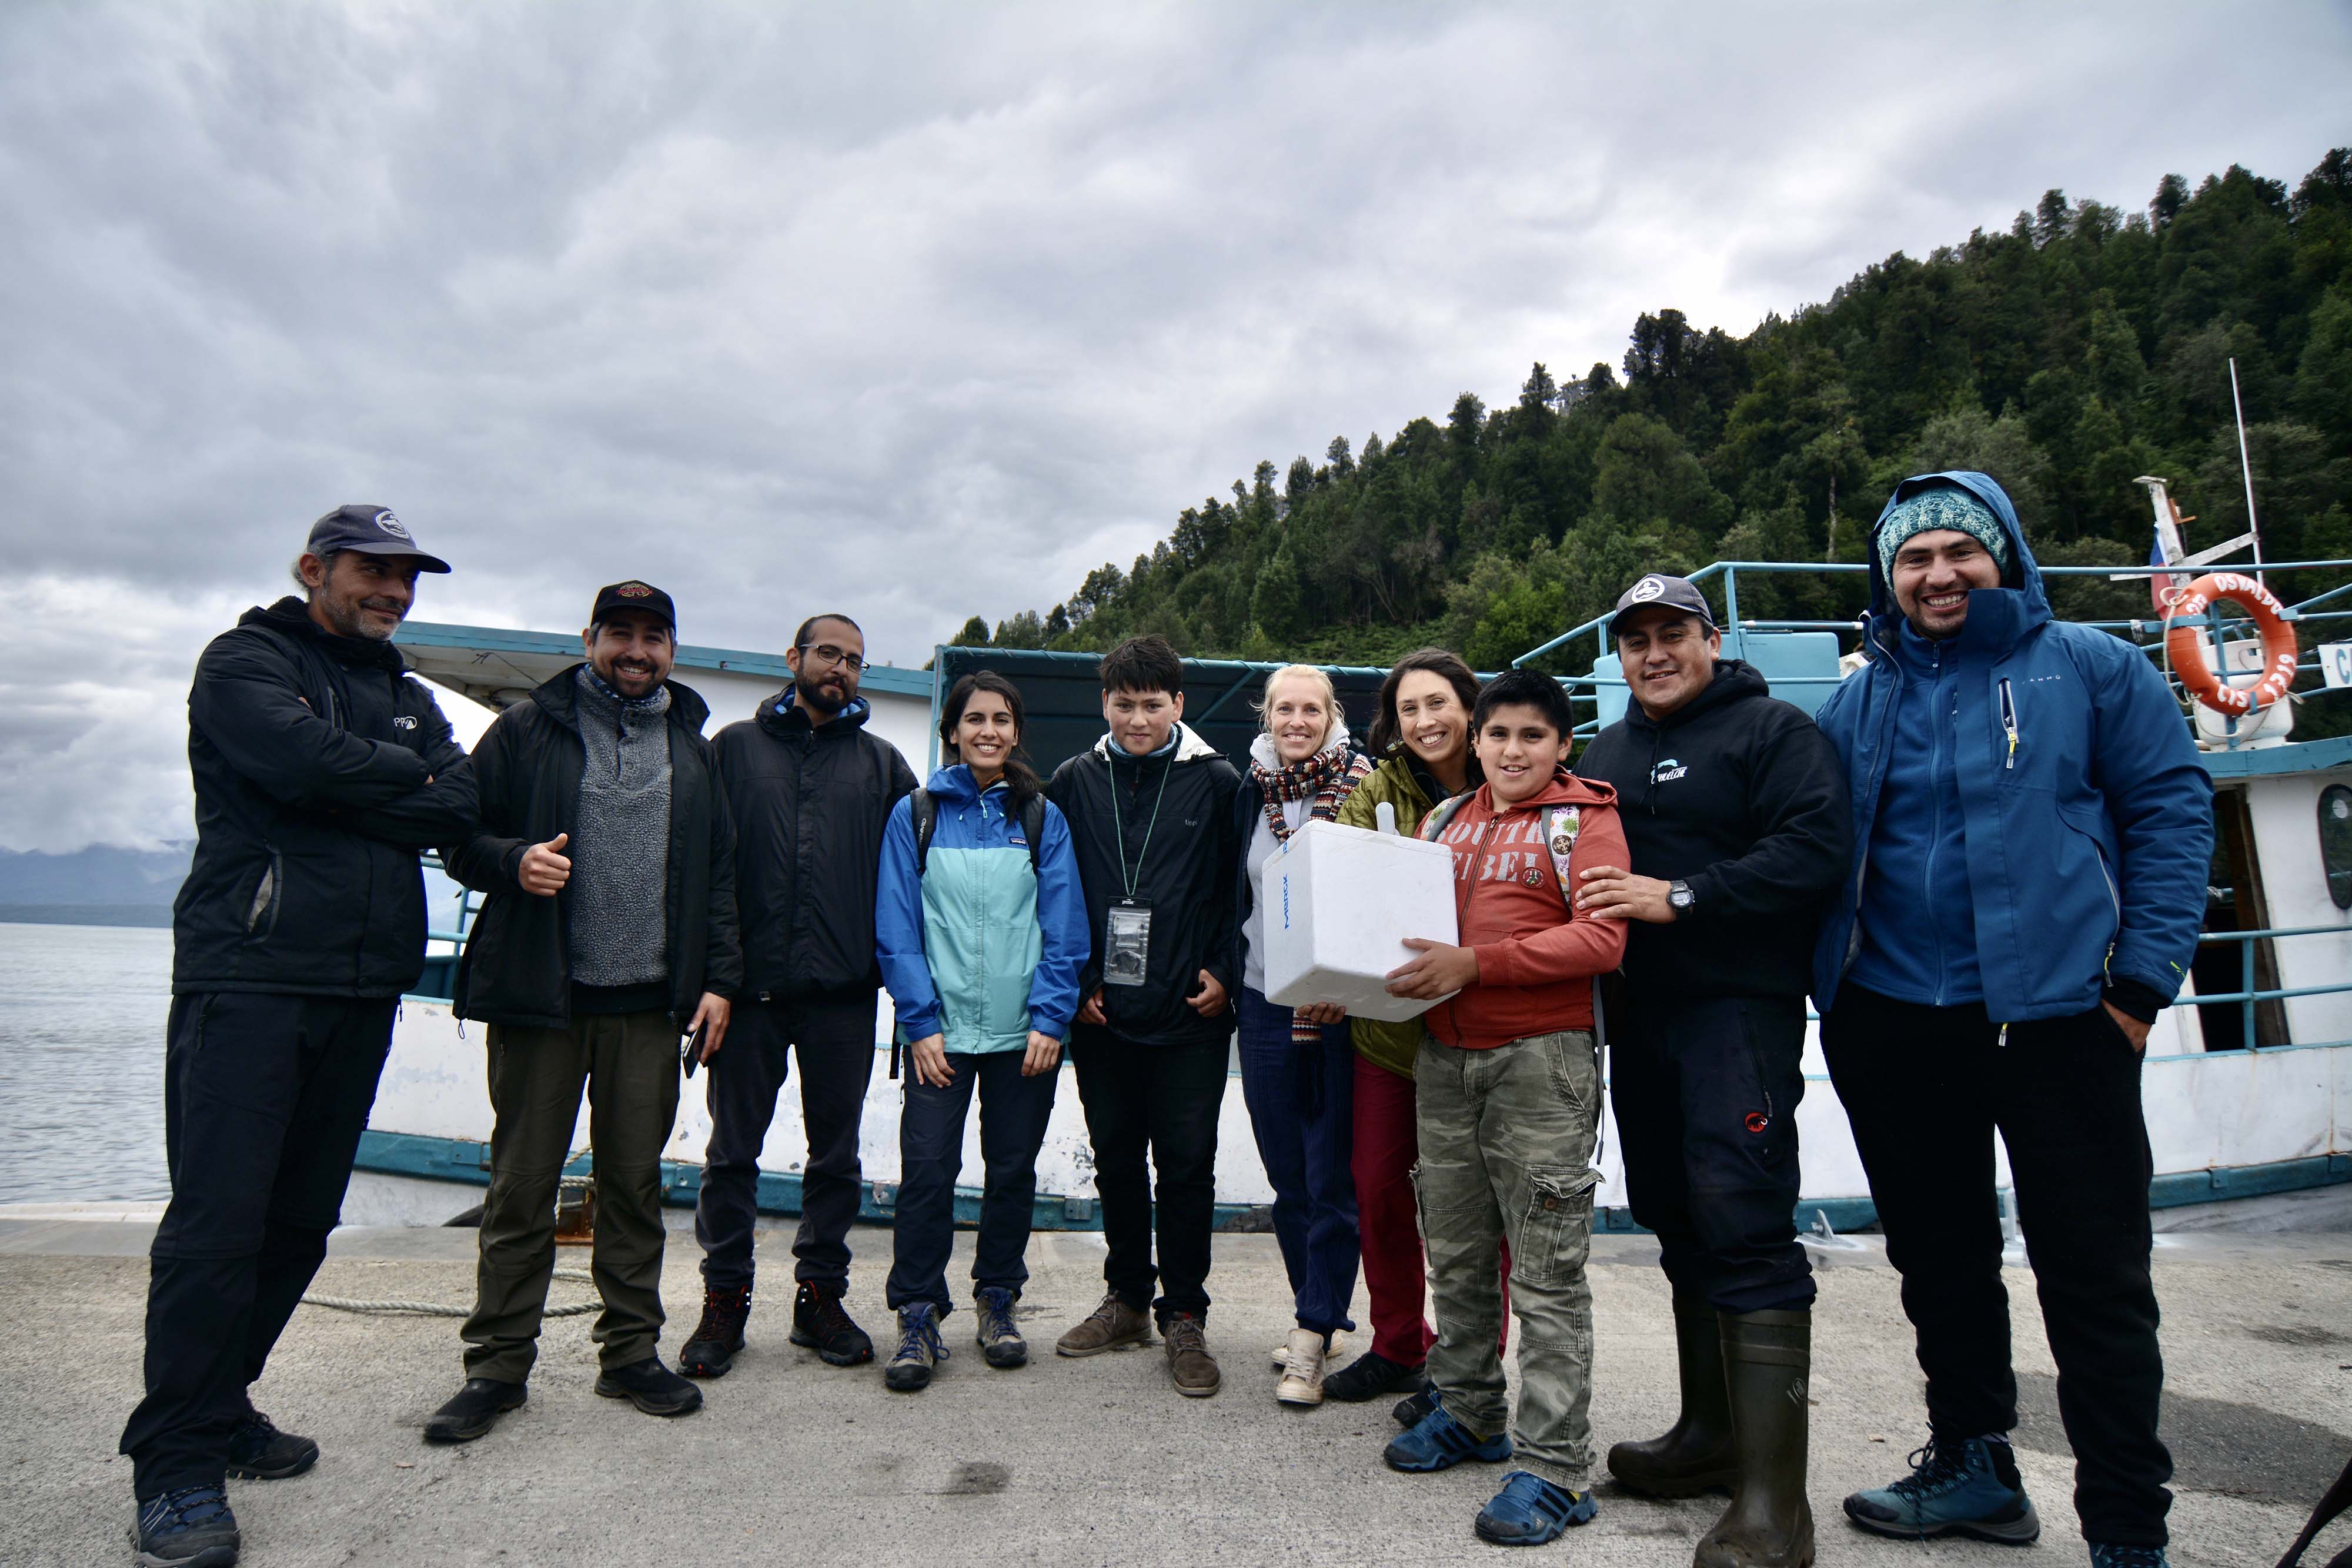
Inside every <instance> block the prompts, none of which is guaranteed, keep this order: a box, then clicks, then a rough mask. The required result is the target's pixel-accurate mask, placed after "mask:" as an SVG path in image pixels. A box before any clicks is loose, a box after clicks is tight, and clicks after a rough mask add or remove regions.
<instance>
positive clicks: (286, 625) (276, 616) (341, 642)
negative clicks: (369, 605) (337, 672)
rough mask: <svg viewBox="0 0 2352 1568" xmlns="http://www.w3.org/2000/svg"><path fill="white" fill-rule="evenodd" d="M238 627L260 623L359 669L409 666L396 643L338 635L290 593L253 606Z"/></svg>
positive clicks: (394, 670) (400, 669)
mask: <svg viewBox="0 0 2352 1568" xmlns="http://www.w3.org/2000/svg"><path fill="white" fill-rule="evenodd" d="M236 623H237V624H238V625H240V626H262V627H267V628H268V630H270V631H272V632H282V633H284V634H285V635H286V636H289V637H299V638H300V639H302V640H304V641H306V642H309V643H312V644H314V645H315V646H317V647H318V648H319V649H320V651H321V652H323V653H326V654H327V655H328V656H329V657H331V658H332V659H335V660H337V661H338V662H340V663H341V664H352V665H356V666H358V667H360V668H362V669H364V668H368V667H370V666H373V667H374V668H376V669H381V670H388V671H390V672H392V673H393V674H400V673H401V672H403V671H404V670H406V669H407V668H408V660H407V659H406V658H405V657H404V656H403V655H402V653H401V652H400V649H399V647H398V645H397V644H395V643H392V642H391V641H389V640H387V641H384V642H382V643H379V642H377V641H375V640H374V639H373V638H372V637H339V636H337V635H336V634H335V633H334V632H330V631H328V630H327V629H326V628H325V627H323V626H321V625H320V624H319V623H318V622H316V621H313V620H311V619H310V605H308V604H307V603H305V602H303V601H301V600H299V599H298V598H296V597H295V596H294V595H292V594H290V593H289V594H288V595H287V596H286V597H285V598H283V599H281V600H279V601H278V602H277V603H275V604H271V605H267V606H264V605H259V604H257V605H255V606H254V607H253V608H252V609H250V610H248V611H247V612H245V613H244V614H242V615H240V616H238V617H237V618H236Z"/></svg>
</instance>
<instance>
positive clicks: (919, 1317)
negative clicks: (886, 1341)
mask: <svg viewBox="0 0 2352 1568" xmlns="http://www.w3.org/2000/svg"><path fill="white" fill-rule="evenodd" d="M947 1358H948V1347H947V1346H946V1345H944V1344H941V1343H940V1309H939V1308H938V1307H937V1306H935V1305H933V1304H932V1303H931V1302H929V1301H914V1302H910V1303H909V1304H908V1305H906V1306H903V1307H900V1308H899V1309H898V1354H895V1355H893V1356H891V1358H890V1364H889V1365H887V1366H886V1367H884V1368H883V1369H882V1384H883V1386H884V1387H886V1388H895V1389H897V1390H898V1392H899V1393H901V1394H914V1393H918V1392H919V1391H921V1390H923V1389H926V1388H929V1386H930V1385H931V1369H932V1368H933V1367H935V1366H937V1365H939V1364H940V1363H941V1362H943V1361H945V1360H946V1359H947Z"/></svg>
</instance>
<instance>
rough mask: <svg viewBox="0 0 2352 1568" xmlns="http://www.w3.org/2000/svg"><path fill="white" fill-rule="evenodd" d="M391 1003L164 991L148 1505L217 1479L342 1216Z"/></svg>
mask: <svg viewBox="0 0 2352 1568" xmlns="http://www.w3.org/2000/svg"><path fill="white" fill-rule="evenodd" d="M397 1005H398V1004H397V1003H396V1002H395V1001H394V999H393V998H390V997H384V998H368V999H364V1000H354V999H346V998H334V997H289V996H278V995H271V994H268V993H261V992H251V991H219V992H212V993H208V994H205V995H198V996H181V997H174V998H172V1013H171V1022H170V1025H169V1030H170V1033H169V1037H168V1042H167V1045H166V1047H165V1051H164V1057H163V1142H164V1149H165V1153H166V1158H167V1159H168V1161H169V1163H170V1166H171V1172H172V1203H171V1207H168V1208H166V1209H165V1210H164V1211H163V1224H162V1225H161V1226H160V1227H159V1228H157V1230H156V1232H155V1242H154V1246H153V1248H152V1249H151V1252H150V1259H151V1261H150V1264H149V1273H148V1283H147V1364H146V1373H147V1396H146V1397H145V1398H144V1399H142V1400H141V1401H140V1404H139V1407H138V1408H137V1409H135V1410H133V1411H132V1412H131V1419H130V1422H129V1423H128V1424H127V1425H126V1426H125V1427H123V1429H122V1444H121V1451H122V1452H123V1453H125V1454H127V1455H129V1456H130V1457H131V1490H132V1491H133V1492H135V1493H136V1494H137V1496H138V1497H139V1498H140V1500H142V1501H143V1500H147V1499H149V1498H152V1497H155V1496H158V1495H160V1494H162V1493H163V1492H167V1491H177V1490H180V1489H181V1488H183V1487H194V1486H218V1485H220V1484H221V1482H222V1480H223V1479H224V1477H225V1476H226V1472H227V1469H228V1439H229V1434H230V1433H231V1432H232V1431H233V1430H235V1428H236V1424H237V1422H238V1421H239V1420H240V1419H241V1418H242V1417H243V1416H244V1415H245V1414H246V1412H247V1410H249V1409H250V1408H251V1406H250V1405H249V1404H248V1403H247V1397H246V1392H245V1391H246V1389H247V1386H249V1385H251V1384H252V1383H253V1382H254V1381H255V1379H257V1378H258V1377H259V1376H260V1375H261V1369H262V1367H263V1366H264V1365H265V1364H267V1363H268V1360H269V1352H270V1348H271V1347H272V1346H274V1345H275V1344H276V1343H278V1335H279V1334H280V1333H283V1332H284V1331H285V1328H286V1322H287V1320H288V1319H289V1318H291V1317H292V1316H293V1315H294V1308H295V1306H296V1305H297V1303H299V1301H301V1299H302V1292H303V1291H306V1290H308V1289H309V1288H310V1277H311V1276H312V1275H313V1274H315V1273H317V1272H318V1270H319V1262H320V1260H321V1259H323V1258H324V1257H325V1256H326V1255H327V1233H328V1232H329V1231H331V1230H332V1229H333V1228H335V1224H336V1221H337V1220H338V1219H339V1218H341V1213H342V1207H343V1189H344V1188H345V1187H346V1186H350V1184H351V1179H352V1155H354V1154H355V1153H357V1152H358V1149H359V1142H360V1134H361V1132H362V1130H364V1129H365V1128H366V1126H367V1119H368V1110H369V1107H371V1106H372V1105H373V1104H374V1103H375V1085H376V1079H377V1078H378V1077H379V1076H381V1075H382V1073H383V1059H384V1054H385V1053H386V1052H387V1051H390V1050H391V1049H392V1019H393V1012H394V1009H395V1007H396V1006H397Z"/></svg>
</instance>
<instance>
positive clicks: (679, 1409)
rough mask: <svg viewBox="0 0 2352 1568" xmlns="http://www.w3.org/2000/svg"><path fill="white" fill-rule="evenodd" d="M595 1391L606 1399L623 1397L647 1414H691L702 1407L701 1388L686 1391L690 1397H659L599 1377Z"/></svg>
mask: <svg viewBox="0 0 2352 1568" xmlns="http://www.w3.org/2000/svg"><path fill="white" fill-rule="evenodd" d="M596 1392H597V1393H599V1394H601V1395H603V1396H604V1397H605V1398H607V1399H625V1400H627V1401H628V1402H629V1403H630V1404H632V1405H634V1406H636V1407H637V1408H638V1409H640V1410H642V1411H644V1412H645V1413H646V1415H648V1416H691V1415H693V1414H694V1413H695V1412H696V1411H697V1410H699V1409H701V1408H702V1390H700V1389H699V1388H692V1389H688V1391H687V1393H688V1394H689V1395H691V1396H692V1397H691V1398H688V1397H684V1396H680V1397H678V1398H675V1399H659V1398H656V1397H655V1396H653V1395H650V1394H639V1393H638V1392H636V1391H635V1389H633V1388H629V1387H626V1386H625V1385H621V1384H618V1383H615V1382H614V1381H613V1380H612V1379H611V1378H608V1377H600V1378H598V1379H597V1380H596Z"/></svg>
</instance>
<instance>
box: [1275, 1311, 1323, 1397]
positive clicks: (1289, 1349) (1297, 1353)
mask: <svg viewBox="0 0 2352 1568" xmlns="http://www.w3.org/2000/svg"><path fill="white" fill-rule="evenodd" d="M1282 1348H1283V1351H1284V1356H1283V1366H1284V1367H1285V1369H1286V1370H1285V1371H1284V1372H1283V1375H1282V1381H1281V1382H1279V1383H1277V1384H1276V1385H1274V1396H1275V1397H1276V1399H1278V1400H1280V1401H1281V1402H1282V1403H1283V1404H1285V1405H1301V1406H1315V1405H1320V1404H1322V1403H1323V1355H1324V1346H1323V1336H1322V1335H1321V1334H1319V1333H1316V1332H1315V1331H1314V1330H1313V1329H1293V1330H1291V1331H1290V1338H1289V1340H1288V1341H1287V1342H1286V1343H1284V1345H1283V1347H1282Z"/></svg>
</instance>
